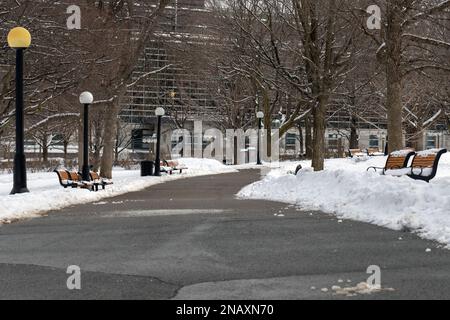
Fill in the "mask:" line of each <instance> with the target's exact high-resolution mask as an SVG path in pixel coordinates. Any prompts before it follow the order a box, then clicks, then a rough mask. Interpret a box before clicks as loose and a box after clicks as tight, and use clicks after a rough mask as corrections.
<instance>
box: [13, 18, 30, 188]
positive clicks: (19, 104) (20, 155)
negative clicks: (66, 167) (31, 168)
mask: <svg viewBox="0 0 450 320" xmlns="http://www.w3.org/2000/svg"><path fill="white" fill-rule="evenodd" d="M8 45H9V46H10V47H11V48H13V49H15V50H16V153H15V155H14V185H13V189H12V190H11V194H16V193H26V192H30V191H29V190H28V188H27V168H26V159H25V150H24V149H25V148H24V107H23V53H24V51H25V49H26V48H28V47H29V46H30V45H31V35H30V33H29V32H28V30H27V29H25V28H22V27H17V28H14V29H12V30H11V31H10V32H9V34H8Z"/></svg>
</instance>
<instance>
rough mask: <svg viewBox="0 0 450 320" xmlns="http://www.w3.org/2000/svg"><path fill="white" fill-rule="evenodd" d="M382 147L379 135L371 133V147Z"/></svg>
mask: <svg viewBox="0 0 450 320" xmlns="http://www.w3.org/2000/svg"><path fill="white" fill-rule="evenodd" d="M379 147H380V139H379V138H378V136H377V135H374V134H371V135H370V136H369V148H379Z"/></svg>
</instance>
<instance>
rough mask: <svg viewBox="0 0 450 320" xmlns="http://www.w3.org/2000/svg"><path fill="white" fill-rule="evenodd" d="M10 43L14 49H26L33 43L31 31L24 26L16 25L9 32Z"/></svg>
mask: <svg viewBox="0 0 450 320" xmlns="http://www.w3.org/2000/svg"><path fill="white" fill-rule="evenodd" d="M8 45H9V46H10V47H11V48H13V49H26V48H28V47H29V46H30V45H31V34H30V32H29V31H28V30H27V29H25V28H22V27H16V28H14V29H12V30H11V31H10V32H9V33H8Z"/></svg>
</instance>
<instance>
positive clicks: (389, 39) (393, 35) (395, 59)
mask: <svg viewBox="0 0 450 320" xmlns="http://www.w3.org/2000/svg"><path fill="white" fill-rule="evenodd" d="M393 2H394V3H392V2H391V1H388V2H387V22H388V25H387V30H386V57H385V58H386V81H387V84H386V87H387V97H386V107H387V117H388V119H387V125H388V136H389V152H392V151H395V150H400V149H403V130H402V109H403V108H402V72H401V58H402V41H401V38H402V37H401V35H402V27H401V23H402V19H403V15H402V13H401V10H402V8H401V6H400V4H398V2H399V1H393Z"/></svg>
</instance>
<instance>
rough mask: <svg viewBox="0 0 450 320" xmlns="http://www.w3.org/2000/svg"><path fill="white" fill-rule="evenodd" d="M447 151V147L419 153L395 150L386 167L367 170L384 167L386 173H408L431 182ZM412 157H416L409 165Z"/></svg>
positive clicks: (414, 177) (409, 175)
mask: <svg viewBox="0 0 450 320" xmlns="http://www.w3.org/2000/svg"><path fill="white" fill-rule="evenodd" d="M446 152H447V150H446V149H432V150H425V151H420V152H417V153H416V152H414V151H411V150H402V151H395V152H392V153H391V154H390V155H389V157H388V160H387V161H386V166H385V167H384V168H376V167H370V168H368V169H367V171H369V170H370V169H374V170H375V171H377V170H378V169H383V172H382V174H384V175H390V176H396V177H399V176H404V175H407V176H408V177H410V178H412V179H415V180H423V181H426V182H430V181H431V180H432V179H433V178H434V177H436V173H437V169H438V165H439V160H440V159H441V156H442V155H443V154H445V153H446ZM411 157H414V158H413V160H412V163H411V166H408V164H409V161H410V159H411Z"/></svg>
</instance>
